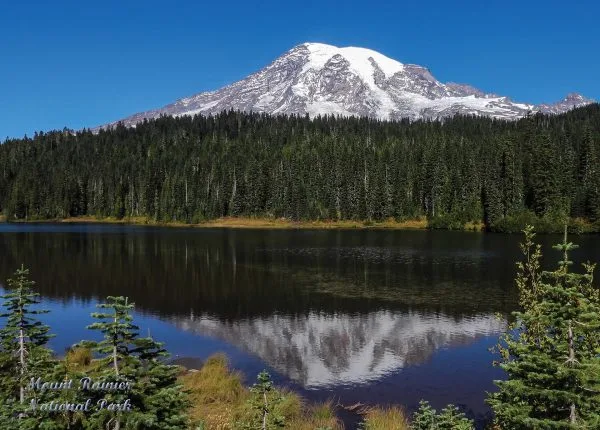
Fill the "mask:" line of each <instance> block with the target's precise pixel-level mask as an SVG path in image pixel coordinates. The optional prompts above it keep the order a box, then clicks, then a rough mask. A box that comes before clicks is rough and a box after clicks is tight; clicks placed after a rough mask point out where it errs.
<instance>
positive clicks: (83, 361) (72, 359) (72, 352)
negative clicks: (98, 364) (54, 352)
mask: <svg viewBox="0 0 600 430" xmlns="http://www.w3.org/2000/svg"><path fill="white" fill-rule="evenodd" d="M65 361H66V362H67V363H68V365H69V366H77V367H79V368H85V367H88V366H89V365H90V364H91V363H92V351H91V350H90V349H89V348H83V347H80V346H76V347H73V348H71V349H69V351H68V352H67V354H66V355H65Z"/></svg>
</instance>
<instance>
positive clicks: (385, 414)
mask: <svg viewBox="0 0 600 430" xmlns="http://www.w3.org/2000/svg"><path fill="white" fill-rule="evenodd" d="M363 415H364V429H365V430H409V429H410V424H409V422H408V419H407V418H406V415H405V414H404V411H403V410H402V409H401V408H399V407H397V406H390V407H386V408H377V407H374V408H368V409H366V410H365V411H363Z"/></svg>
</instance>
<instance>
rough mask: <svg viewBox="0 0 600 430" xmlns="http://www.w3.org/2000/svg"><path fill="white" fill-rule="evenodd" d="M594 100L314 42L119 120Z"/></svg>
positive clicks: (490, 110) (407, 112)
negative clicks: (449, 74) (555, 97)
mask: <svg viewBox="0 0 600 430" xmlns="http://www.w3.org/2000/svg"><path fill="white" fill-rule="evenodd" d="M592 102H593V100H590V99H587V98H585V97H583V96H581V95H580V94H576V93H571V94H569V95H567V97H566V98H565V99H563V100H561V101H560V102H558V103H555V104H541V105H537V106H536V105H532V104H526V103H515V102H513V101H512V100H511V99H510V98H508V97H501V96H498V95H495V94H491V93H485V92H483V91H481V90H479V89H477V88H474V87H472V86H470V85H466V84H454V83H442V82H440V81H438V80H437V79H436V78H435V77H434V76H433V75H432V73H431V72H430V71H429V69H428V68H427V67H423V66H420V65H417V64H403V63H401V62H399V61H396V60H394V59H392V58H390V57H387V56H385V55H383V54H381V53H379V52H377V51H374V50H372V49H367V48H360V47H355V46H348V47H337V46H334V45H328V44H325V43H316V42H307V43H303V44H300V45H297V46H296V47H294V48H292V49H291V50H289V51H288V52H286V53H285V54H283V55H282V56H280V57H279V58H277V59H275V61H273V62H272V63H271V64H270V65H268V66H266V67H265V68H263V69H261V70H259V71H258V72H256V73H253V74H252V75H250V76H248V77H246V78H245V79H242V80H241V81H238V82H234V83H232V84H231V85H228V86H226V87H224V88H221V89H218V90H216V91H211V92H205V93H200V94H196V95H193V96H191V97H186V98H183V99H180V100H178V101H176V102H175V103H172V104H169V105H167V106H164V107H162V108H160V109H155V110H150V111H147V112H142V113H138V114H135V115H132V116H130V117H128V118H125V119H124V120H122V121H119V122H122V123H123V124H124V125H125V126H135V124H137V123H138V122H140V121H143V120H144V119H152V118H157V117H159V116H161V115H172V116H182V115H195V114H204V115H209V114H214V113H219V112H221V111H223V110H230V109H234V110H240V111H246V112H249V111H252V112H265V113H269V114H288V115H289V114H296V115H305V114H309V115H310V116H316V115H331V114H333V115H341V116H366V117H371V118H378V119H382V120H399V119H403V118H409V119H413V120H414V119H419V118H430V119H438V118H444V117H449V116H454V115H456V114H462V115H483V116H490V117H493V118H500V119H518V118H521V117H523V116H525V115H527V113H528V112H530V111H540V112H544V113H552V114H554V113H561V112H566V111H567V110H570V109H573V107H578V106H582V105H585V104H589V103H592ZM114 124H116V122H115V123H111V124H108V125H106V126H103V127H110V126H112V125H114ZM96 130H97V129H96Z"/></svg>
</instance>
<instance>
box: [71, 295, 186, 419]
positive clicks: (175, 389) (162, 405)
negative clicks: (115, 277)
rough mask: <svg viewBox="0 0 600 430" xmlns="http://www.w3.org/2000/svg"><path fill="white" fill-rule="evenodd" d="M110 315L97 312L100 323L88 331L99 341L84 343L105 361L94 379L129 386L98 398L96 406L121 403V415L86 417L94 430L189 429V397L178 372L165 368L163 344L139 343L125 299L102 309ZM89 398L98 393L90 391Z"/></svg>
mask: <svg viewBox="0 0 600 430" xmlns="http://www.w3.org/2000/svg"><path fill="white" fill-rule="evenodd" d="M97 306H98V307H99V308H100V309H106V310H107V312H95V313H92V317H93V318H96V319H98V320H99V321H98V322H95V323H93V324H91V325H89V326H88V328H89V329H92V330H99V331H100V332H101V333H102V334H103V336H104V339H103V340H101V341H100V342H89V341H85V342H82V345H84V346H87V347H91V348H92V350H93V351H94V352H96V353H97V354H99V355H100V356H101V357H100V359H99V360H98V362H97V365H98V366H97V373H96V374H95V376H96V377H97V378H98V379H99V380H101V381H102V382H113V383H124V384H126V385H127V386H128V387H129V388H128V389H126V390H123V391H114V392H111V393H100V394H99V395H98V394H96V396H97V398H94V400H95V402H96V403H97V402H98V401H100V402H102V401H103V399H104V400H105V401H106V405H108V404H110V403H113V404H119V405H121V407H122V410H118V411H111V410H109V409H108V408H102V409H99V410H96V411H95V412H94V413H93V414H91V415H90V416H89V417H87V420H86V421H87V422H86V425H87V426H88V427H89V428H107V429H113V430H119V429H121V428H127V429H130V428H131V429H169V430H174V429H184V428H186V426H187V425H188V419H187V416H186V415H185V413H184V411H185V409H186V407H187V400H186V397H185V393H184V392H182V391H181V389H180V387H179V385H178V383H177V378H176V367H175V366H169V365H166V364H164V363H163V361H162V359H164V357H166V356H167V353H166V351H165V350H164V349H163V348H162V345H161V344H160V343H158V342H155V341H154V340H153V339H152V338H150V337H147V338H139V337H138V327H137V326H136V325H134V324H133V316H132V315H131V312H132V310H133V309H134V304H133V303H129V302H128V299H127V298H126V297H114V296H109V297H107V299H106V303H101V304H99V305H97ZM89 394H90V395H94V394H95V393H93V392H91V393H89Z"/></svg>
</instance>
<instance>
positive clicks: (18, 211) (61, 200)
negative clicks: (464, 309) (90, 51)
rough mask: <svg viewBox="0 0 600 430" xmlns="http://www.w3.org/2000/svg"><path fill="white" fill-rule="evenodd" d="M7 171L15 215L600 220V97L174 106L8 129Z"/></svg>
mask: <svg viewBox="0 0 600 430" xmlns="http://www.w3.org/2000/svg"><path fill="white" fill-rule="evenodd" d="M0 169H1V172H0V209H1V211H2V213H3V214H4V215H5V216H6V218H7V220H9V221H15V220H25V219H28V220H33V219H56V218H66V217H75V216H84V215H89V216H97V217H109V216H110V217H117V218H123V217H147V218H148V219H150V220H155V221H161V222H169V221H178V222H190V223H197V222H202V221H204V220H209V219H214V218H218V217H222V216H253V217H254V216H256V217H285V218H289V219H294V220H307V219H311V220H312V219H326V220H344V219H355V220H364V221H377V220H383V219H389V218H395V219H398V220H402V219H410V218H417V217H427V218H428V219H429V220H430V226H433V227H436V226H437V227H446V228H460V226H461V225H464V223H467V222H480V221H483V222H484V223H485V226H486V227H487V228H489V229H492V230H519V229H520V228H521V226H522V225H524V224H525V223H527V222H529V223H532V222H533V221H538V222H540V221H541V220H549V221H548V222H549V224H556V225H557V226H560V225H561V224H562V222H561V221H557V222H556V223H553V220H559V219H561V217H562V218H564V216H565V215H569V216H570V217H571V219H572V220H575V219H579V221H577V222H579V223H580V224H582V225H587V226H593V225H596V226H598V224H599V223H600V105H598V104H593V105H589V106H587V107H584V108H579V109H576V110H574V111H571V112H569V113H567V114H563V115H560V116H546V115H541V114H537V115H534V116H529V117H527V118H524V119H522V120H519V121H516V122H506V121H499V120H493V119H489V118H475V117H455V118H452V119H448V120H445V121H443V122H439V121H417V122H409V121H402V122H381V121H377V120H372V119H367V118H334V117H317V118H314V119H312V120H311V119H309V118H308V117H296V116H291V117H290V116H268V115H264V114H247V113H240V112H233V111H231V112H223V113H221V114H220V115H216V116H214V117H212V116H211V117H203V116H196V117H193V118H191V117H182V118H171V117H163V118H160V119H157V120H153V121H145V122H143V123H141V124H139V125H138V126H137V127H136V128H130V129H127V128H125V127H123V126H117V127H115V128H113V129H111V130H103V131H100V132H99V133H97V134H94V133H92V132H91V131H89V130H85V131H81V132H77V133H74V132H70V131H68V130H64V131H53V132H49V133H39V134H36V135H35V136H34V137H33V138H24V139H7V140H6V141H5V142H4V143H3V144H2V145H0ZM572 223H573V222H572ZM576 224H577V223H574V224H573V225H576Z"/></svg>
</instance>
